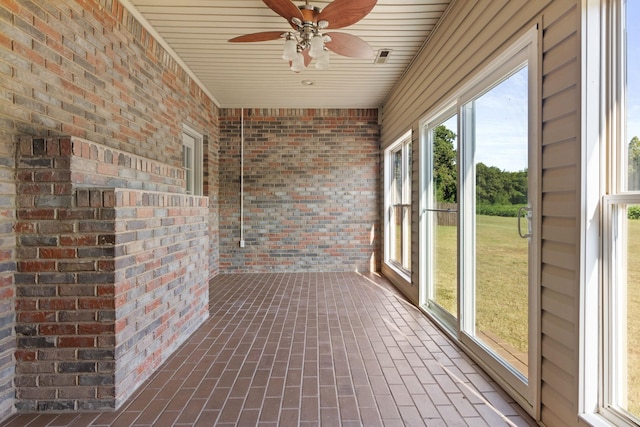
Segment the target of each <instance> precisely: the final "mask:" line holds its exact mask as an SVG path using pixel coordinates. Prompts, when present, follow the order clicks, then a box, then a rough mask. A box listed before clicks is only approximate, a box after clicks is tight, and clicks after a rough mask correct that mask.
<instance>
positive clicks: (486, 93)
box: [420, 31, 539, 404]
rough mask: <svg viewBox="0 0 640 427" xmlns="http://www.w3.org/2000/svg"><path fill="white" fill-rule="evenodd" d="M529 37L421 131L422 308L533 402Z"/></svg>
mask: <svg viewBox="0 0 640 427" xmlns="http://www.w3.org/2000/svg"><path fill="white" fill-rule="evenodd" d="M534 45H535V31H532V32H531V33H530V34H528V37H524V38H523V40H522V41H521V42H520V43H519V44H518V45H517V46H514V48H512V49H511V50H510V51H509V52H507V53H505V55H503V58H501V59H500V60H497V61H496V63H495V64H493V66H491V67H489V69H488V70H485V72H483V73H482V75H481V76H479V77H478V78H477V79H476V80H475V81H474V83H473V84H469V85H468V86H467V87H466V88H465V89H464V90H462V91H461V92H460V93H459V94H458V96H457V97H455V98H452V99H451V102H450V103H449V104H448V106H446V107H445V108H442V109H441V110H440V111H438V112H437V113H436V114H434V115H433V116H432V117H431V118H430V119H428V120H424V121H423V122H422V124H421V126H422V133H421V176H420V178H421V193H420V194H421V199H420V202H421V206H420V247H421V252H420V256H421V258H420V279H421V281H420V286H421V287H420V304H421V307H422V308H423V309H424V310H425V311H426V312H428V313H429V314H431V315H432V316H433V317H434V318H435V319H436V320H437V321H438V322H439V323H440V324H441V325H442V326H444V327H445V328H447V329H448V330H450V331H451V333H452V334H453V335H454V336H455V337H457V338H458V339H459V340H460V342H461V343H462V344H463V345H464V346H465V347H466V348H467V349H469V350H470V351H471V352H472V354H473V355H474V356H475V358H476V360H477V361H479V363H481V364H482V365H483V366H484V367H485V368H486V369H487V370H488V371H490V372H492V373H494V374H495V375H496V376H497V378H499V380H500V382H501V384H502V385H503V386H505V387H507V388H510V389H512V390H513V391H514V393H513V394H514V395H517V396H519V402H520V403H523V404H526V403H528V404H531V403H532V400H533V396H534V391H533V385H532V384H533V382H532V381H530V377H531V373H532V372H535V367H533V366H532V363H534V361H535V357H534V355H535V342H533V341H532V337H535V336H536V333H535V330H534V329H535V327H536V322H535V320H532V319H535V310H536V308H537V304H538V303H537V300H538V297H537V291H536V286H537V283H538V273H537V272H538V264H539V263H538V260H537V253H538V249H537V242H538V240H539V239H538V237H537V236H538V232H539V231H538V230H539V226H538V223H537V218H538V217H539V213H538V203H537V197H538V196H537V195H538V193H539V191H538V188H537V171H538V166H537V159H538V149H539V148H538V147H539V146H538V143H537V132H536V129H535V125H532V124H535V123H537V117H536V114H537V107H536V99H538V97H537V93H536V90H535V87H536V78H535V75H532V73H535V71H536V67H535V48H534Z"/></svg>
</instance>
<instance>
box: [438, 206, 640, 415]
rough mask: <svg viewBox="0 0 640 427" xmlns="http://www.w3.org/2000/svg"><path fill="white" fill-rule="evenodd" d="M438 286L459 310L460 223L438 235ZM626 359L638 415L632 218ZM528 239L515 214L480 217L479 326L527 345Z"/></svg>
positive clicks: (638, 229) (635, 225)
mask: <svg viewBox="0 0 640 427" xmlns="http://www.w3.org/2000/svg"><path fill="white" fill-rule="evenodd" d="M436 239H437V242H436V261H435V264H434V265H436V272H435V279H436V283H437V286H436V292H435V299H436V302H438V304H439V305H441V306H442V307H444V308H445V309H446V310H448V311H449V312H451V313H452V314H454V315H455V314H456V310H457V309H456V305H457V301H456V281H457V275H456V259H457V256H456V252H457V250H456V227H451V226H449V227H446V226H440V227H438V228H437V235H436ZM628 242H629V243H628V245H629V246H628V263H627V267H628V274H629V276H628V280H627V282H628V294H627V313H628V314H627V318H628V324H627V340H628V345H627V362H628V376H627V377H628V400H629V407H628V409H629V411H630V412H632V413H634V414H636V415H640V318H639V317H638V316H637V313H640V258H639V257H637V256H633V255H636V254H640V221H629V239H628ZM526 251H527V245H526V241H525V240H524V239H520V238H519V237H518V235H517V222H516V219H515V218H503V217H493V216H481V215H480V216H478V217H477V236H476V254H477V256H478V259H477V265H476V270H477V271H476V274H477V294H476V306H477V308H478V313H477V319H476V328H477V330H479V331H490V332H491V333H493V334H494V335H496V336H498V337H499V338H501V339H503V340H504V341H505V342H507V343H509V344H510V345H511V346H513V347H514V348H515V349H518V350H520V351H523V352H526V351H527V318H526V314H527V298H528V294H527V271H526V260H527V253H526Z"/></svg>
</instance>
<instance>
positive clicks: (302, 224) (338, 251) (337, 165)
mask: <svg viewBox="0 0 640 427" xmlns="http://www.w3.org/2000/svg"><path fill="white" fill-rule="evenodd" d="M240 113H241V110H240V109H223V110H221V112H220V166H219V168H220V183H219V185H220V200H219V203H220V207H219V209H220V269H221V271H223V272H226V273H228V272H239V271H251V272H260V271H301V270H305V271H354V270H358V271H370V270H377V269H378V268H379V261H380V224H381V223H380V217H379V212H380V208H379V202H380V201H379V197H378V194H379V188H380V185H379V180H380V173H379V172H380V147H379V127H378V116H377V110H341V109H330V110H305V109H302V110H299V109H292V110H286V109H273V110H270V109H249V110H244V114H245V117H244V134H245V144H244V170H245V175H244V192H245V195H244V240H245V247H244V248H240V247H239V244H238V243H239V240H240V143H241V140H240V125H241V120H240V118H241V116H240Z"/></svg>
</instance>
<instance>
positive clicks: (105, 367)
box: [15, 138, 209, 410]
mask: <svg viewBox="0 0 640 427" xmlns="http://www.w3.org/2000/svg"><path fill="white" fill-rule="evenodd" d="M182 175H183V171H182V170H181V169H179V168H174V167H171V166H168V165H164V164H161V163H159V162H157V161H148V160H147V159H145V158H142V157H139V156H135V155H130V154H127V153H125V152H122V151H119V150H114V149H111V148H108V147H104V146H101V145H99V144H94V143H91V142H88V141H85V140H79V139H77V138H47V139H44V138H36V139H25V140H23V141H22V142H21V144H20V150H19V154H18V162H17V178H18V185H17V192H18V194H19V196H18V198H17V207H18V209H17V221H16V233H17V237H18V239H17V240H18V242H17V243H18V244H17V259H18V263H17V270H18V272H17V273H16V275H15V280H16V287H17V302H16V307H17V325H16V332H17V346H18V349H17V351H16V359H17V365H16V379H15V385H16V396H17V403H16V407H17V408H18V409H20V410H77V409H80V410H91V409H104V408H114V407H117V406H118V405H119V404H120V403H122V402H123V401H124V400H125V399H126V398H127V397H128V396H130V394H131V393H132V392H133V391H134V390H135V389H136V387H137V386H138V385H139V384H140V383H141V382H142V381H144V380H145V379H146V378H148V377H149V376H150V375H151V373H152V372H153V371H154V370H155V368H157V366H158V365H159V364H160V363H162V362H163V361H164V360H165V359H166V358H167V357H168V356H169V355H170V354H171V352H172V351H173V350H175V348H176V347H177V346H178V345H180V344H181V343H182V342H183V341H184V340H185V339H186V338H187V337H188V336H189V335H190V334H191V333H192V332H193V331H194V330H195V328H197V327H198V326H199V325H200V324H201V323H202V322H203V321H204V319H206V317H207V316H208V310H207V308H208V276H209V274H208V256H207V251H208V237H207V234H208V230H207V227H208V199H207V198H206V197H195V196H188V195H185V194H179V193H176V192H175V190H176V189H179V188H182V181H183V176H182ZM116 185H117V186H118V187H115V186H116ZM97 186H100V187H97ZM172 190H173V191H172Z"/></svg>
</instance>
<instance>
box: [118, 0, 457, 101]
mask: <svg viewBox="0 0 640 427" xmlns="http://www.w3.org/2000/svg"><path fill="white" fill-rule="evenodd" d="M123 3H124V5H125V6H126V7H127V8H129V9H130V10H132V11H133V12H134V13H136V14H138V16H142V17H143V18H144V19H143V22H144V21H145V20H146V21H147V22H146V23H145V24H148V25H150V26H151V27H152V29H153V30H152V31H155V32H156V33H157V34H158V35H160V37H161V38H162V39H164V42H166V44H168V46H170V48H171V49H172V50H173V51H174V52H175V53H176V54H177V56H178V57H179V58H180V59H181V60H182V62H183V63H184V64H186V65H187V67H188V68H189V69H190V70H191V72H192V74H193V75H195V76H196V77H197V79H198V80H199V81H200V82H201V84H202V85H203V86H204V88H205V89H206V90H207V91H208V92H209V93H210V94H211V95H212V96H213V97H214V98H215V100H216V102H217V103H218V105H219V106H221V107H224V108H238V107H253V108H378V107H380V106H381V105H382V104H383V103H384V101H385V100H386V97H387V96H388V94H389V92H390V91H391V89H392V88H393V86H394V84H395V83H396V81H398V79H399V78H400V77H401V76H402V74H403V73H404V71H405V70H406V69H407V67H408V66H409V64H410V63H411V61H412V59H413V58H414V57H415V56H416V54H417V53H418V51H419V50H420V49H421V47H422V46H423V45H424V43H425V41H426V40H427V38H428V37H429V34H430V33H431V31H432V30H433V29H434V28H435V26H436V24H437V23H438V21H439V19H440V18H441V17H442V15H443V13H444V12H445V11H446V10H447V8H448V6H449V3H450V0H399V1H396V0H378V3H377V4H376V6H375V7H374V9H373V11H372V12H371V13H370V14H369V15H367V16H366V17H365V18H364V19H362V20H361V21H360V22H358V23H356V24H354V25H352V26H349V27H346V28H343V29H339V30H331V31H340V32H345V33H350V34H353V35H355V36H358V37H360V38H362V39H363V40H365V41H366V42H368V43H369V44H370V45H371V47H372V48H373V50H374V51H375V52H377V51H378V50H380V49H391V50H392V51H391V54H390V55H389V59H388V61H387V63H385V64H374V58H371V59H367V60H363V59H352V58H345V57H342V56H339V55H336V54H334V53H332V54H331V68H330V69H329V70H324V71H320V70H316V69H315V67H314V65H315V61H314V62H313V63H311V65H310V66H309V67H308V68H307V69H305V70H304V71H303V72H301V73H299V74H296V73H294V72H292V71H291V70H289V66H288V64H287V63H286V62H285V61H284V60H282V58H281V55H282V48H283V40H274V41H268V42H257V43H229V42H228V41H227V40H229V39H230V38H233V37H236V36H240V35H243V34H247V33H255V32H261V31H279V30H282V31H283V32H285V31H287V30H288V29H290V26H289V25H288V24H287V22H286V21H285V19H284V18H282V17H281V16H279V15H277V14H276V13H275V12H274V11H272V10H271V9H270V8H269V7H268V6H267V5H265V4H264V3H263V2H262V1H260V0H125V1H124V2H123ZM293 3H295V4H296V5H298V6H299V5H302V4H304V3H305V2H304V1H294V2H293ZM329 3H330V1H329V0H318V1H313V0H312V1H310V2H309V4H310V5H313V6H317V7H319V8H321V9H322V8H324V7H325V6H326V5H327V4H329ZM303 80H311V81H313V82H314V84H313V85H312V86H306V85H303V84H302V81H303Z"/></svg>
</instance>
